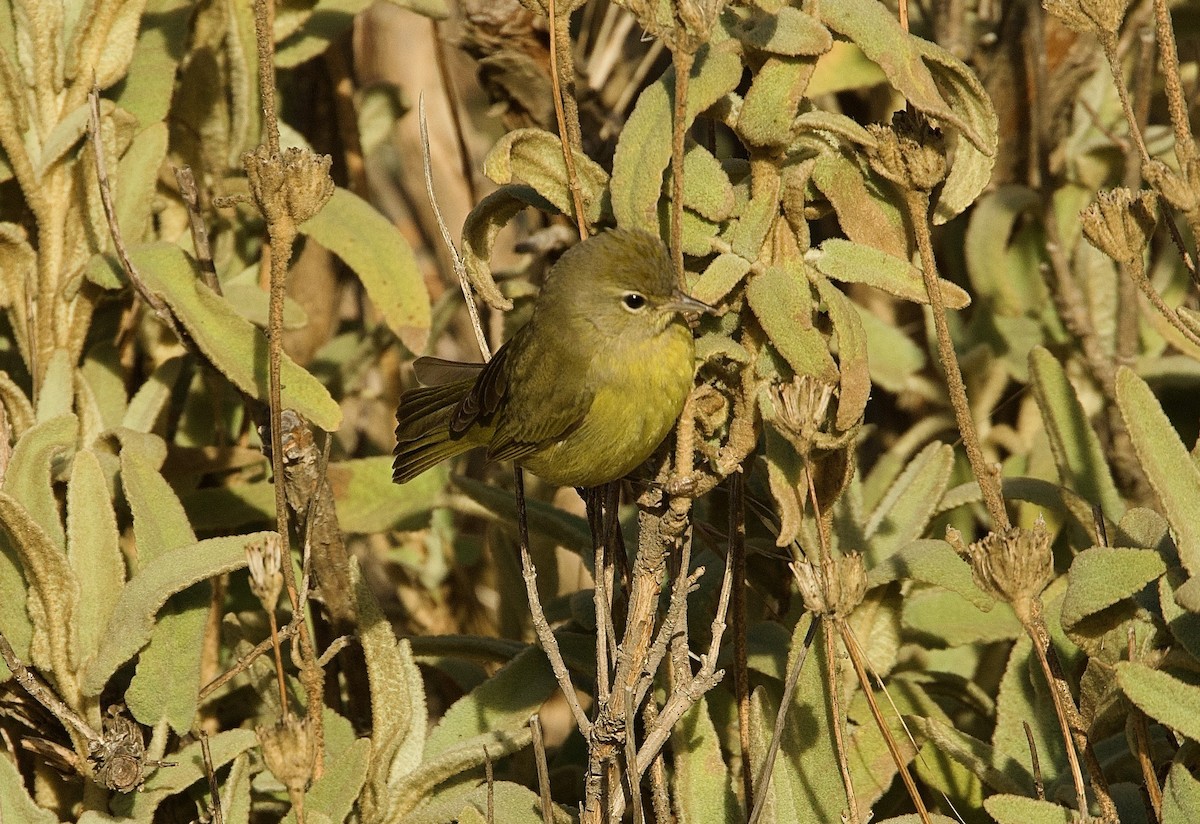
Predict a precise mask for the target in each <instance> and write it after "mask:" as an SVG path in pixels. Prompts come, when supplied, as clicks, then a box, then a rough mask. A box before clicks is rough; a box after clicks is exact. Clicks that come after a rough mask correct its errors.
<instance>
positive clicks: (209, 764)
mask: <svg viewBox="0 0 1200 824" xmlns="http://www.w3.org/2000/svg"><path fill="white" fill-rule="evenodd" d="M200 752H201V754H202V755H203V757H204V776H205V778H206V779H207V780H208V791H209V793H210V794H211V795H212V817H213V822H214V824H225V813H224V811H223V810H222V809H221V788H220V787H219V786H218V785H217V774H216V772H215V771H214V770H213V760H212V749H211V748H210V747H209V746H208V733H206V732H205V731H204V730H200Z"/></svg>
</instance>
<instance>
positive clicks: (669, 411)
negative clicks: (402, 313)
mask: <svg viewBox="0 0 1200 824" xmlns="http://www.w3.org/2000/svg"><path fill="white" fill-rule="evenodd" d="M704 311H711V307H709V306H707V305H705V304H704V303H701V302H700V301H698V300H695V299H694V298H691V297H689V296H687V295H686V294H684V293H683V292H681V291H680V290H679V289H677V288H676V284H675V277H674V275H673V272H672V266H671V261H670V258H669V257H668V255H667V250H666V247H665V246H664V245H663V243H662V241H661V240H659V239H658V238H657V237H655V236H653V235H650V234H648V233H646V232H641V231H630V230H622V229H613V230H610V231H607V232H603V233H601V234H598V235H595V236H593V237H590V238H588V239H586V240H583V241H581V242H580V243H578V244H577V245H575V246H574V247H572V248H571V249H569V250H568V251H567V252H566V253H565V254H563V256H562V257H561V258H560V259H559V260H558V262H557V263H556V264H555V265H554V266H553V268H551V270H550V272H549V273H548V274H547V277H546V283H545V286H544V287H543V288H542V291H541V293H540V294H539V295H538V297H537V301H536V302H535V304H534V308H533V316H532V318H531V319H530V321H529V323H527V324H526V325H525V326H523V327H522V328H521V329H520V330H518V331H517V333H516V334H515V335H513V337H512V338H511V339H510V340H509V341H508V342H507V343H506V344H505V345H504V346H503V347H501V348H500V349H499V351H497V352H496V354H495V356H494V357H493V358H492V359H491V360H490V361H489V362H487V363H486V364H482V363H480V364H462V363H456V362H453V361H442V360H439V359H435V358H421V359H419V360H418V362H417V364H416V366H417V372H418V379H420V380H422V382H424V383H429V382H430V381H429V380H428V379H427V378H429V377H431V376H433V377H435V378H436V377H439V375H438V373H440V377H441V378H442V379H443V380H444V381H445V382H442V383H440V385H433V386H423V387H420V388H417V389H412V390H410V391H408V392H405V393H404V394H403V395H401V397H400V407H399V409H397V410H396V420H397V426H396V450H395V461H394V463H393V472H392V480H393V481H395V482H396V483H404V482H405V481H409V480H412V479H413V478H415V477H416V476H417V475H419V474H421V473H422V472H424V471H425V470H427V469H429V468H430V467H432V466H434V465H435V464H437V463H440V462H441V461H443V460H445V459H447V458H450V457H453V456H454V455H458V454H461V453H463V452H466V451H467V450H469V449H473V448H475V447H487V455H488V458H489V459H491V460H505V459H512V460H514V461H516V462H517V463H518V464H520V465H521V466H523V467H525V468H526V469H528V470H529V471H530V472H533V473H534V474H536V475H538V476H539V477H541V478H542V479H544V480H546V481H548V482H550V483H552V484H557V485H559V486H575V487H591V486H599V485H600V484H603V483H607V482H608V481H613V480H616V479H618V478H621V477H624V476H625V475H627V474H628V473H629V472H631V471H632V470H633V469H634V468H636V467H637V466H638V465H639V464H641V463H642V462H643V461H645V460H646V459H647V458H648V457H650V455H651V453H653V452H654V450H655V448H656V447H658V445H659V444H660V443H662V441H663V439H664V438H665V437H666V436H667V433H668V432H670V431H671V427H672V426H673V425H674V424H675V421H676V419H677V418H678V417H679V413H680V411H681V410H682V409H683V403H684V400H685V399H686V398H687V395H688V392H690V391H691V388H692V379H693V374H694V370H695V363H694V362H695V350H694V346H693V342H692V332H691V329H690V328H689V327H688V324H687V322H686V321H685V319H684V317H683V314H684V313H687V312H704Z"/></svg>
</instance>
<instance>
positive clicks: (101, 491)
mask: <svg viewBox="0 0 1200 824" xmlns="http://www.w3.org/2000/svg"><path fill="white" fill-rule="evenodd" d="M67 560H68V561H70V563H71V568H72V569H73V570H74V571H75V576H76V577H77V578H78V579H79V606H78V612H77V615H78V619H77V623H76V626H77V627H78V632H79V659H80V663H86V662H87V661H88V659H90V658H91V657H92V656H93V655H95V654H96V650H97V649H99V648H100V640H101V635H100V633H101V632H103V630H104V628H105V627H106V626H108V620H109V618H111V617H112V610H113V605H114V604H115V603H116V599H115V596H116V595H117V593H119V592H120V591H121V588H122V587H123V586H125V557H124V556H123V555H122V554H121V547H120V534H119V533H118V532H117V516H116V513H115V512H114V511H113V505H112V500H111V498H110V497H109V490H108V482H107V480H106V479H105V476H104V470H103V469H101V468H100V461H99V459H97V457H96V453H95V452H92V451H91V450H87V449H85V450H80V451H79V452H77V453H76V454H75V463H74V466H73V467H72V469H71V482H70V484H69V485H68V486H67Z"/></svg>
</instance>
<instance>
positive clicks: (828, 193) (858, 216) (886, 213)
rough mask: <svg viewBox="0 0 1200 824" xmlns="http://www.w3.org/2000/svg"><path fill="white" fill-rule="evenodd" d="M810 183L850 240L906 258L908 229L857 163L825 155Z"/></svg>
mask: <svg viewBox="0 0 1200 824" xmlns="http://www.w3.org/2000/svg"><path fill="white" fill-rule="evenodd" d="M812 182H813V184H814V185H815V186H816V187H817V189H819V190H820V192H821V194H823V195H825V197H826V198H827V199H828V200H829V203H830V205H832V206H833V209H834V211H835V212H837V217H838V225H839V226H841V227H842V231H843V232H845V233H846V236H847V237H848V238H850V240H852V241H854V242H855V243H859V244H862V245H864V246H870V247H873V248H875V249H879V250H880V251H882V252H886V253H887V254H889V255H891V256H893V257H897V258H901V259H903V260H907V259H908V256H909V249H910V247H911V244H910V242H909V236H908V226H907V224H906V223H905V220H904V218H903V217H901V215H900V210H899V209H898V208H897V207H896V205H895V204H894V203H893V202H892V200H894V198H893V197H891V196H889V195H886V194H884V193H882V192H880V191H879V188H878V184H877V183H876V182H875V181H874V180H873V179H872V178H871V176H870V175H869V174H868V173H867V172H866V171H865V170H864V169H863V168H862V167H861V166H860V165H859V162H858V161H857V160H852V159H851V158H849V157H847V156H846V155H844V154H842V153H841V152H826V153H825V154H822V155H821V156H820V157H818V158H817V163H816V165H815V166H814V167H813V173H812ZM756 251H757V250H756Z"/></svg>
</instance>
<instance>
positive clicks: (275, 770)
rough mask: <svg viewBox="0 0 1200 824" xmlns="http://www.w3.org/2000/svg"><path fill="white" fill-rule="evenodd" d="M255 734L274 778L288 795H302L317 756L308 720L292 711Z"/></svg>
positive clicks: (256, 730)
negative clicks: (271, 725)
mask: <svg viewBox="0 0 1200 824" xmlns="http://www.w3.org/2000/svg"><path fill="white" fill-rule="evenodd" d="M254 732H255V734H256V735H257V736H258V743H259V746H260V747H262V754H263V760H264V761H265V762H266V764H267V769H268V770H270V771H271V775H273V776H275V777H276V778H278V779H279V781H280V783H281V784H283V785H284V786H285V787H287V790H288V795H289V796H291V797H293V798H295V797H297V796H301V795H303V793H304V790H305V789H306V788H307V787H308V784H309V782H310V781H311V780H312V774H313V765H314V764H315V762H316V755H317V753H316V748H315V746H314V743H313V735H312V732H311V730H310V729H309V726H308V719H307V718H297V717H296V716H295V715H293V714H292V713H290V712H289V713H288V714H287V715H286V716H284V717H283V718H281V719H280V720H279V721H278V722H277V723H276V724H275V726H273V727H256V728H255V730H254Z"/></svg>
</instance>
